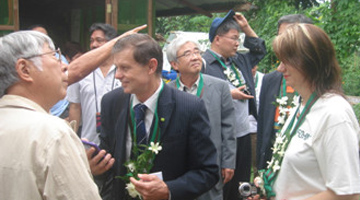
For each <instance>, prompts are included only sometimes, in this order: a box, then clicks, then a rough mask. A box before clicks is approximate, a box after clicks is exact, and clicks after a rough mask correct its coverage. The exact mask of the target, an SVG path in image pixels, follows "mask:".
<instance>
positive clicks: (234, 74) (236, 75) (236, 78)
mask: <svg viewBox="0 0 360 200" xmlns="http://www.w3.org/2000/svg"><path fill="white" fill-rule="evenodd" d="M209 52H210V53H211V55H213V56H214V58H215V59H216V60H217V61H218V62H219V63H220V64H221V66H222V68H223V70H224V74H225V75H226V77H227V79H228V80H229V81H230V83H231V84H232V85H233V86H234V87H236V88H238V87H240V86H243V85H244V84H243V83H242V81H241V79H240V74H241V72H240V71H239V69H238V68H237V67H235V65H234V63H233V62H231V69H230V68H229V67H227V66H226V65H225V63H224V62H223V61H221V60H220V58H219V57H218V56H217V55H216V54H215V53H213V52H211V51H209Z"/></svg>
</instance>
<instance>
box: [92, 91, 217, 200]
mask: <svg viewBox="0 0 360 200" xmlns="http://www.w3.org/2000/svg"><path fill="white" fill-rule="evenodd" d="M129 105H130V94H125V93H124V91H123V89H122V88H118V89H115V90H113V91H111V92H109V93H107V94H106V95H104V97H103V99H102V103H101V118H102V132H101V134H100V147H101V148H103V149H105V150H107V151H108V152H109V153H111V155H112V156H113V157H114V158H115V163H114V166H113V167H112V168H111V169H110V170H109V171H108V172H107V173H106V174H104V175H102V176H99V177H100V178H102V179H106V183H105V185H104V188H102V194H101V195H102V196H103V197H105V199H106V198H107V197H109V196H111V197H110V198H108V199H116V200H120V199H124V195H125V185H124V182H123V181H122V180H121V179H114V177H115V176H123V175H125V173H126V168H125V167H124V165H123V164H124V163H125V161H126V160H125V159H126V139H127V137H128V119H129V117H128V116H129ZM158 116H159V119H164V120H159V123H160V124H159V127H160V133H161V145H162V147H163V148H162V150H161V151H160V152H159V154H158V155H157V156H156V158H155V161H154V166H153V168H152V169H151V172H158V171H161V172H162V174H163V179H164V181H165V183H166V184H167V186H168V188H169V190H170V193H171V199H172V200H177V199H181V200H185V199H195V198H196V197H198V196H199V195H201V194H202V193H204V192H206V191H207V190H209V189H210V188H212V187H213V186H214V185H215V183H216V182H217V181H218V180H219V175H218V165H217V164H216V149H215V146H214V144H213V143H212V142H211V140H210V138H209V135H210V125H209V118H208V115H207V112H206V108H205V105H204V102H203V100H201V99H200V98H197V97H195V96H193V95H191V94H187V93H184V92H181V91H178V90H176V89H173V88H170V87H169V86H167V85H166V84H164V89H163V91H162V93H161V94H160V96H159V100H158ZM150 137H151V135H150ZM99 177H97V178H99ZM109 194H110V195H109Z"/></svg>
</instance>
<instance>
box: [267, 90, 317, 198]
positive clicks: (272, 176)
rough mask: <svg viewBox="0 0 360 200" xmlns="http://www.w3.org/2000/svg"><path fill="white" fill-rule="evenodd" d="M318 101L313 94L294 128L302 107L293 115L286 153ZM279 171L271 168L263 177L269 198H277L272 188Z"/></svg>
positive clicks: (287, 132)
mask: <svg viewBox="0 0 360 200" xmlns="http://www.w3.org/2000/svg"><path fill="white" fill-rule="evenodd" d="M317 99H318V97H317V95H316V93H315V92H314V93H312V94H311V96H310V98H309V99H308V101H307V102H306V104H305V107H304V110H303V111H302V112H301V114H300V116H299V119H298V121H297V122H296V124H295V126H294V123H295V119H296V116H297V113H298V112H299V110H300V106H301V105H299V106H298V108H297V110H296V112H295V114H294V115H293V117H292V119H291V121H290V123H289V125H288V126H287V127H286V130H285V132H284V134H285V135H286V138H287V142H286V143H285V144H284V145H285V148H284V151H286V149H287V148H288V146H289V143H290V141H291V139H292V138H293V137H294V135H295V134H296V132H297V130H298V129H299V127H300V126H301V124H302V123H303V122H304V121H305V117H306V115H307V114H308V113H309V112H310V109H311V107H312V106H313V105H314V104H315V102H316V100H317ZM293 127H294V128H293ZM273 156H274V155H273ZM283 159H284V156H282V157H281V158H280V159H279V165H280V166H281V163H282V161H283ZM279 171H280V170H277V171H275V172H273V170H272V168H271V167H269V168H268V169H267V170H266V172H265V173H264V176H263V179H264V187H265V189H266V193H267V196H268V197H271V196H275V192H274V191H273V189H272V186H273V184H274V182H275V180H276V178H277V175H278V174H279Z"/></svg>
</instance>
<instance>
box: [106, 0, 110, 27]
mask: <svg viewBox="0 0 360 200" xmlns="http://www.w3.org/2000/svg"><path fill="white" fill-rule="evenodd" d="M105 23H106V24H111V0H106V1H105Z"/></svg>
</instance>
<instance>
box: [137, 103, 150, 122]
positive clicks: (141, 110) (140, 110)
mask: <svg viewBox="0 0 360 200" xmlns="http://www.w3.org/2000/svg"><path fill="white" fill-rule="evenodd" d="M146 109H147V107H146V105H145V104H141V103H139V104H137V105H136V106H135V107H134V113H135V119H136V121H137V122H138V121H142V120H144V118H145V112H146Z"/></svg>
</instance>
